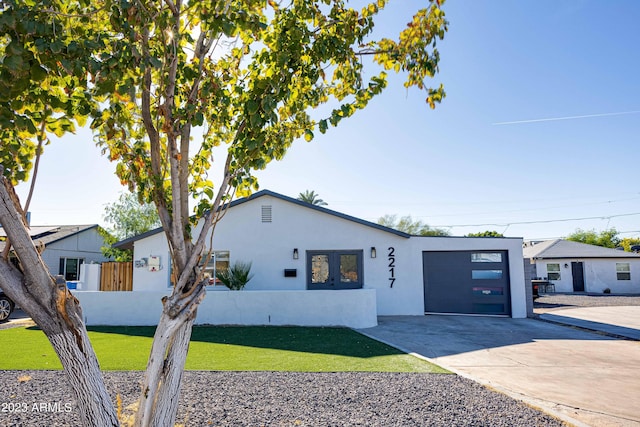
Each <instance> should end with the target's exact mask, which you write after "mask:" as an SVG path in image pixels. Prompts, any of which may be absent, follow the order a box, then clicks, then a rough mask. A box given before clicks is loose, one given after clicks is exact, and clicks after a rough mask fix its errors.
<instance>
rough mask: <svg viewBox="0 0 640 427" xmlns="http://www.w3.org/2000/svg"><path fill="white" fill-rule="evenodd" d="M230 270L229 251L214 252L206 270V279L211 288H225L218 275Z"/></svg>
mask: <svg viewBox="0 0 640 427" xmlns="http://www.w3.org/2000/svg"><path fill="white" fill-rule="evenodd" d="M227 268H229V251H213V253H212V254H211V259H210V260H209V263H208V264H207V266H206V267H205V268H204V277H205V280H206V281H207V284H208V285H209V286H224V285H223V284H222V283H221V282H220V281H219V280H218V279H217V278H216V273H217V272H218V271H221V270H226V269H227Z"/></svg>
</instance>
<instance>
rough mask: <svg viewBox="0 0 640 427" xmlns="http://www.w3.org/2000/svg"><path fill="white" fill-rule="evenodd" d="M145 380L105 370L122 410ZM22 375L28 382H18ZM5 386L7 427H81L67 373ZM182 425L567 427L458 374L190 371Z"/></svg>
mask: <svg viewBox="0 0 640 427" xmlns="http://www.w3.org/2000/svg"><path fill="white" fill-rule="evenodd" d="M141 376H142V374H141V373H140V372H106V373H105V381H106V384H107V388H108V390H109V392H110V393H111V394H112V398H113V400H114V401H115V399H116V397H115V396H116V394H119V395H120V396H121V397H122V400H123V406H124V407H126V406H128V405H130V404H131V403H132V402H133V401H134V400H135V398H136V397H137V393H138V389H139V386H138V383H139V381H140V379H141ZM18 377H27V378H29V377H30V379H28V380H26V381H25V379H26V378H22V380H23V381H22V382H20V381H19V380H18ZM0 384H2V385H3V386H2V389H1V390H0V425H1V426H78V425H80V422H79V419H78V414H77V409H76V407H75V400H74V399H73V398H71V397H69V389H68V388H67V387H66V383H65V379H64V377H63V374H62V373H61V372H59V371H0ZM187 396H192V397H191V398H187ZM187 400H189V401H187ZM34 404H35V406H34ZM18 411H22V412H18ZM178 422H179V423H183V424H184V425H186V426H209V425H212V426H425V425H428V426H527V427H529V426H563V425H564V424H563V423H562V422H560V421H558V420H556V419H554V418H552V417H550V416H548V415H546V414H543V413H541V412H539V411H537V410H534V409H532V408H530V407H528V406H526V405H524V404H523V403H521V402H518V401H516V400H514V399H511V398H509V397H507V396H505V395H502V394H500V393H496V392H494V391H491V390H489V389H487V388H484V387H482V386H481V385H479V384H477V383H475V382H473V381H470V380H468V379H465V378H462V377H459V376H456V375H442V374H440V375H438V374H406V373H352V372H350V373H291V372H288V373H287V372H197V371H196V372H193V371H190V372H186V373H185V378H184V381H183V392H182V398H181V400H180V409H179V413H178Z"/></svg>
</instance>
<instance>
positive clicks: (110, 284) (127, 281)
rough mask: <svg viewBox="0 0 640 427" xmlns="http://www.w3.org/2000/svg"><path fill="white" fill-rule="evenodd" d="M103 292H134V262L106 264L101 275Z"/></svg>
mask: <svg viewBox="0 0 640 427" xmlns="http://www.w3.org/2000/svg"><path fill="white" fill-rule="evenodd" d="M100 290H101V291H131V290H133V263H132V262H104V263H102V272H101V274H100Z"/></svg>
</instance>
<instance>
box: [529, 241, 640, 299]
mask: <svg viewBox="0 0 640 427" xmlns="http://www.w3.org/2000/svg"><path fill="white" fill-rule="evenodd" d="M523 255H524V257H525V258H528V259H530V261H531V264H533V267H534V268H533V270H532V273H531V274H532V275H533V276H534V277H537V278H541V279H546V280H548V281H549V282H551V283H553V285H554V288H555V292H597V293H600V292H603V291H604V290H605V289H609V290H610V291H611V292H613V293H640V254H636V253H631V252H624V251H622V250H617V249H609V248H603V247H601V246H595V245H587V244H585V243H578V242H572V241H569V240H561V239H556V240H548V241H543V242H539V243H529V242H527V243H526V244H525V247H524V249H523Z"/></svg>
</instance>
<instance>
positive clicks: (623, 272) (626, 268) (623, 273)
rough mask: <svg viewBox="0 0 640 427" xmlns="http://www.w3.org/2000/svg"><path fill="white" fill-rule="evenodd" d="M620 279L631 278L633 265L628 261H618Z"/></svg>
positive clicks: (617, 270)
mask: <svg viewBox="0 0 640 427" xmlns="http://www.w3.org/2000/svg"><path fill="white" fill-rule="evenodd" d="M616 276H617V278H618V280H631V266H630V264H629V263H628V262H616Z"/></svg>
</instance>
